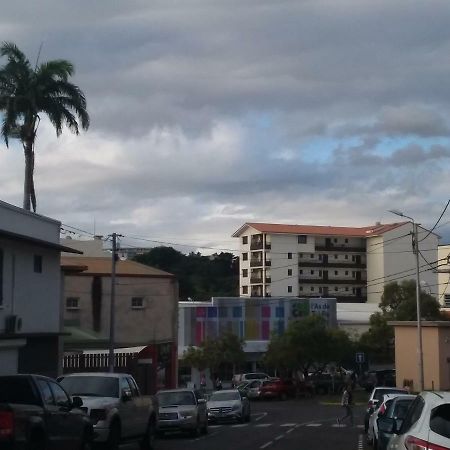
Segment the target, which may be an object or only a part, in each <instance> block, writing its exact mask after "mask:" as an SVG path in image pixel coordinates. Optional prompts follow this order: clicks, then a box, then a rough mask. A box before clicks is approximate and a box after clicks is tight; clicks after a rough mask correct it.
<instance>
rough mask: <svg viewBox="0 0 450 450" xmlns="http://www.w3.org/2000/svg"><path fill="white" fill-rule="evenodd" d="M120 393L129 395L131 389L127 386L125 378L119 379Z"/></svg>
mask: <svg viewBox="0 0 450 450" xmlns="http://www.w3.org/2000/svg"><path fill="white" fill-rule="evenodd" d="M119 385H120V393H121V394H123V393H124V392H129V393H130V394H131V387H130V385H129V384H128V381H127V379H126V378H120V382H119Z"/></svg>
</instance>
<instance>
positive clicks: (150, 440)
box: [141, 420, 156, 450]
mask: <svg viewBox="0 0 450 450" xmlns="http://www.w3.org/2000/svg"><path fill="white" fill-rule="evenodd" d="M155 433H156V430H155V422H154V421H153V420H151V421H150V422H149V424H148V426H147V431H146V432H145V436H144V438H143V439H142V441H141V449H142V450H153V449H154V448H155Z"/></svg>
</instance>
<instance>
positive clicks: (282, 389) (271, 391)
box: [260, 380, 297, 400]
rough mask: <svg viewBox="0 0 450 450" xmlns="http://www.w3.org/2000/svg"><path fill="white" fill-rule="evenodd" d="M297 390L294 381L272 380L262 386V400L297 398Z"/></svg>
mask: <svg viewBox="0 0 450 450" xmlns="http://www.w3.org/2000/svg"><path fill="white" fill-rule="evenodd" d="M296 390H297V389H296V387H295V384H294V382H293V381H292V380H271V381H268V382H265V383H264V384H263V385H262V386H261V389H260V392H261V394H260V398H263V399H264V398H279V399H281V400H286V399H287V398H288V397H295V394H296Z"/></svg>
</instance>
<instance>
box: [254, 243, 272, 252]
mask: <svg viewBox="0 0 450 450" xmlns="http://www.w3.org/2000/svg"><path fill="white" fill-rule="evenodd" d="M263 248H265V249H266V250H270V249H271V248H272V246H271V244H270V243H269V242H266V245H265V246H264V245H263V241H251V242H250V250H262V249H263Z"/></svg>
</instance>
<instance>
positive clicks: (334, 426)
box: [331, 423, 347, 428]
mask: <svg viewBox="0 0 450 450" xmlns="http://www.w3.org/2000/svg"><path fill="white" fill-rule="evenodd" d="M331 426H332V427H333V428H346V427H347V425H345V423H333V425H331Z"/></svg>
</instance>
